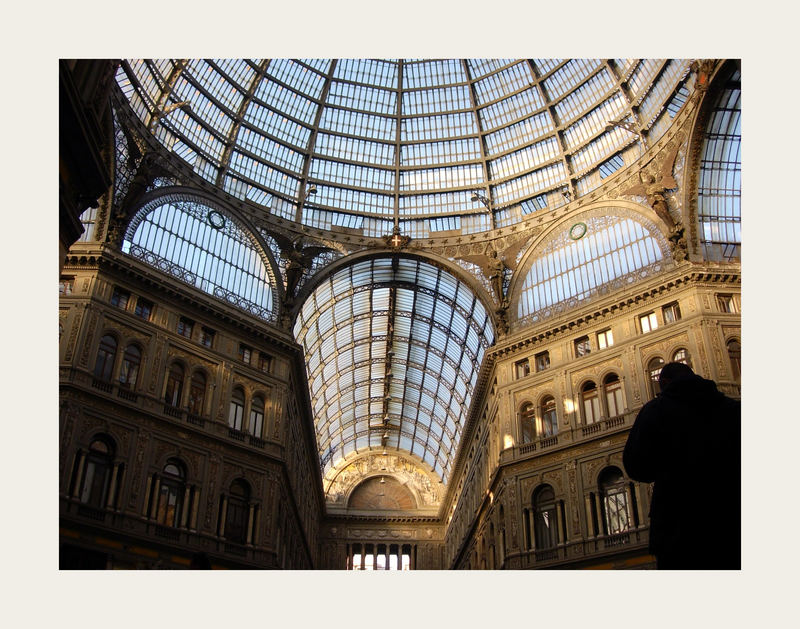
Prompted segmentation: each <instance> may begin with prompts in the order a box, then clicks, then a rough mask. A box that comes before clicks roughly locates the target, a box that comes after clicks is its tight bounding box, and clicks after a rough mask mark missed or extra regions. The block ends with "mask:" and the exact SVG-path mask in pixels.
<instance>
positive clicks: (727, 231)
mask: <svg viewBox="0 0 800 629" xmlns="http://www.w3.org/2000/svg"><path fill="white" fill-rule="evenodd" d="M741 93H742V90H741V84H740V74H739V71H738V70H737V71H735V72H734V73H733V75H732V76H731V78H730V79H729V81H728V84H727V85H726V87H725V89H724V90H723V91H722V94H720V96H719V99H718V101H717V103H716V104H715V106H714V109H713V111H712V113H711V116H710V118H709V122H708V127H707V129H706V134H705V140H704V146H703V153H702V158H701V161H700V182H699V185H698V212H697V213H698V217H699V220H700V229H701V233H700V242H701V244H702V246H703V250H704V251H703V253H704V256H705V257H706V258H707V259H711V260H720V259H723V260H734V259H737V258H738V257H739V255H740V249H741V242H742V233H741V221H742V214H741V195H742V182H741V175H742V159H741V142H742V131H741V114H742V110H741Z"/></svg>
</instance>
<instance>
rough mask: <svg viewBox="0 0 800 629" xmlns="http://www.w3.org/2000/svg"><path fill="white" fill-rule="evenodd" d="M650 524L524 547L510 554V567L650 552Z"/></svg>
mask: <svg viewBox="0 0 800 629" xmlns="http://www.w3.org/2000/svg"><path fill="white" fill-rule="evenodd" d="M648 530H649V529H648V527H647V526H640V527H639V528H635V529H630V530H628V531H624V532H622V533H615V534H613V535H601V536H599V537H588V538H584V539H578V540H571V541H568V542H567V543H566V544H558V545H557V546H555V547H553V548H541V549H533V548H532V549H530V550H523V551H521V552H519V553H512V554H509V555H508V556H507V557H506V562H505V567H506V568H507V569H519V568H559V567H568V564H576V563H584V562H587V561H588V562H592V563H596V562H597V560H604V561H608V559H611V558H615V557H618V556H619V554H620V552H623V551H624V552H625V553H626V554H627V553H629V552H634V553H638V552H641V553H646V552H647V545H648Z"/></svg>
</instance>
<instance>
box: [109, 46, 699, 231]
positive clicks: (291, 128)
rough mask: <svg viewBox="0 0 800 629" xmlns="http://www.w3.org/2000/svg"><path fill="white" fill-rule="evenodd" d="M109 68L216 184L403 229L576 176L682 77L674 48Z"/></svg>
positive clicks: (136, 63)
mask: <svg viewBox="0 0 800 629" xmlns="http://www.w3.org/2000/svg"><path fill="white" fill-rule="evenodd" d="M117 83H118V85H119V86H120V88H121V89H122V91H123V93H124V94H125V95H126V97H127V98H128V100H129V102H130V104H131V106H132V108H133V111H134V112H135V114H136V115H137V116H138V117H139V118H140V119H141V120H142V122H143V123H144V124H145V125H147V126H148V127H149V129H150V130H151V131H152V132H153V133H154V134H155V136H156V137H157V138H158V139H159V140H160V141H161V143H162V144H163V145H164V146H165V147H166V148H167V149H169V150H170V151H172V152H173V153H175V154H176V155H178V156H179V157H181V158H183V159H184V160H185V161H186V162H188V164H189V165H190V166H191V167H192V168H193V169H194V171H195V172H196V173H197V174H198V175H200V176H202V177H204V178H205V179H207V180H209V181H211V182H213V183H214V184H216V185H218V186H219V187H220V188H222V189H224V190H225V191H226V192H228V193H229V194H231V195H233V196H235V197H238V198H240V199H247V200H250V201H252V202H254V203H256V204H259V205H261V206H263V207H266V208H269V211H270V212H271V213H272V214H274V215H276V216H280V217H282V218H284V219H288V220H292V221H296V222H297V223H301V224H304V225H308V226H313V227H318V228H320V229H334V228H336V227H349V228H353V229H362V230H363V232H364V234H365V235H368V236H380V235H384V234H388V233H391V232H392V229H393V227H394V226H395V225H398V226H399V227H400V229H401V231H402V232H403V233H404V234H407V235H410V236H412V237H415V238H422V237H430V236H435V235H436V232H439V231H442V230H452V229H458V230H461V232H463V233H474V232H481V231H486V230H490V229H494V228H498V227H504V226H506V225H510V224H513V223H516V222H518V221H521V220H523V219H524V218H525V217H526V216H527V215H528V214H530V213H531V212H535V211H538V210H542V209H548V208H550V209H552V208H554V207H556V206H558V205H561V204H564V203H565V195H564V193H565V192H568V193H569V196H570V198H576V197H579V196H582V195H585V194H587V193H589V192H591V191H592V190H593V189H595V188H597V187H598V186H599V185H601V184H602V181H603V179H604V178H605V177H608V176H609V175H611V174H613V173H614V172H615V171H616V170H618V169H620V168H622V167H624V166H626V165H629V164H631V163H632V162H634V161H635V160H636V159H637V158H638V157H639V156H640V155H641V154H642V152H643V150H644V142H647V141H649V142H653V141H654V140H655V139H657V138H658V137H660V136H661V135H662V134H663V133H664V132H665V131H666V129H667V128H668V127H669V124H670V123H671V120H672V117H673V116H674V115H675V114H676V112H677V111H678V109H680V106H681V105H682V104H683V102H685V100H686V99H687V97H688V95H689V93H690V90H691V87H692V85H691V78H690V77H689V61H688V60H669V59H659V60H656V59H438V60H407V59H302V60H299V59H216V60H200V59H192V60H177V59H161V60H141V59H139V60H128V61H124V62H123V63H122V64H121V66H120V69H119V71H118V74H117ZM612 123H613V124H612ZM310 190H315V192H314V193H313V194H311V193H309V191H310Z"/></svg>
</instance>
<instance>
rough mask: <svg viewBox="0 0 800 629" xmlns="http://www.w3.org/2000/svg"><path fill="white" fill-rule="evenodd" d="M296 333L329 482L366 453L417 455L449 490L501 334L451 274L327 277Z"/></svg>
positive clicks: (397, 260)
mask: <svg viewBox="0 0 800 629" xmlns="http://www.w3.org/2000/svg"><path fill="white" fill-rule="evenodd" d="M294 334H295V337H296V338H297V340H298V342H299V343H301V344H302V346H303V348H304V350H305V354H306V365H307V369H308V381H309V388H310V392H311V405H312V409H313V412H314V418H315V423H316V426H315V428H316V433H317V442H318V447H319V452H320V457H321V462H322V466H323V475H324V474H325V473H326V472H327V471H328V470H329V469H330V468H331V467H332V466H337V465H338V464H339V463H340V462H341V461H342V460H343V459H345V458H348V457H350V456H351V455H353V454H358V453H361V452H366V451H369V450H376V449H377V450H379V451H380V450H384V451H386V450H390V451H401V452H407V453H410V454H412V455H414V456H416V457H418V459H420V460H422V461H424V462H425V463H427V464H428V465H430V467H431V469H432V470H433V471H434V472H436V473H437V474H438V475H439V476H440V477H441V478H442V481H443V482H444V483H447V480H448V477H449V475H450V472H451V469H452V464H453V461H454V459H455V454H456V451H457V447H458V443H459V440H460V437H461V433H462V431H463V429H464V424H465V421H466V417H467V412H468V410H469V406H470V402H471V400H472V395H473V393H474V391H475V387H476V385H477V381H478V370H479V369H480V366H481V363H482V361H483V356H484V353H485V351H486V348H487V347H489V346H490V345H491V344H492V343H493V342H494V329H493V326H492V322H491V319H490V317H489V315H488V313H487V312H486V309H485V308H484V306H483V304H482V303H481V302H480V301H479V300H478V299H477V297H476V296H475V294H474V293H473V292H472V290H470V288H469V287H468V286H467V285H466V284H464V283H463V282H461V281H459V280H458V279H456V278H455V277H453V276H452V275H450V274H449V273H447V272H445V271H443V270H441V269H439V268H437V267H435V266H432V265H431V264H429V263H427V262H423V261H421V260H417V259H412V258H405V257H400V256H397V255H395V256H392V257H390V258H375V259H368V260H362V261H359V262H356V263H354V264H352V265H350V266H347V267H344V268H342V269H340V270H338V271H335V272H334V273H333V274H331V275H330V276H329V277H327V278H326V279H325V280H324V281H323V282H322V283H321V284H320V285H319V286H317V288H316V289H315V290H314V292H313V293H312V295H311V296H310V297H309V298H308V300H307V301H306V302H305V304H304V305H303V308H302V310H301V312H300V314H299V315H298V317H297V321H296V323H295V327H294Z"/></svg>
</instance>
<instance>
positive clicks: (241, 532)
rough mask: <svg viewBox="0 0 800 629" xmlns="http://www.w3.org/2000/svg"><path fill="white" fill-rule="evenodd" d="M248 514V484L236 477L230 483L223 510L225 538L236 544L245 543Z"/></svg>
mask: <svg viewBox="0 0 800 629" xmlns="http://www.w3.org/2000/svg"><path fill="white" fill-rule="evenodd" d="M249 515H250V486H249V485H248V484H247V483H246V482H245V481H243V480H241V479H237V480H235V481H233V483H231V489H230V495H229V496H228V506H227V510H226V512H225V539H227V540H230V541H232V542H236V543H237V544H245V543H247V521H248V517H249Z"/></svg>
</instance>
